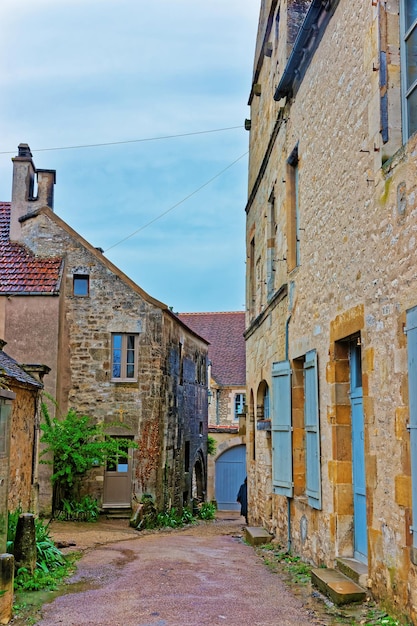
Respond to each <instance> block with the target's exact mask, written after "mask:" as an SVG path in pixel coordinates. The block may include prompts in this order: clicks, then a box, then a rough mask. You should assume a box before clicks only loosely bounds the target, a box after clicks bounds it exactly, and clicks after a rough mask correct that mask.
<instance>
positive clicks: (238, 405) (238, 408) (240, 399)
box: [234, 393, 246, 420]
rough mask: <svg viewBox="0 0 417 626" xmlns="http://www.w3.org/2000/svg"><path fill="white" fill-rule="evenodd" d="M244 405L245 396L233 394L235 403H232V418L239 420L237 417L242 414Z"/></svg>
mask: <svg viewBox="0 0 417 626" xmlns="http://www.w3.org/2000/svg"><path fill="white" fill-rule="evenodd" d="M245 403H246V394H244V393H236V394H235V403H234V418H235V420H238V419H239V416H240V415H242V414H243V412H244V409H245Z"/></svg>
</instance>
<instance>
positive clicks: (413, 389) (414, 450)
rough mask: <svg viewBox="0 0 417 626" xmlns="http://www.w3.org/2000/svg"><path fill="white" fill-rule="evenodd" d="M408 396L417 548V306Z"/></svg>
mask: <svg viewBox="0 0 417 626" xmlns="http://www.w3.org/2000/svg"><path fill="white" fill-rule="evenodd" d="M407 355H408V397H409V417H410V422H409V425H408V429H409V431H410V456H411V489H412V493H411V497H412V516H413V525H412V527H411V529H410V530H411V532H412V533H413V547H414V548H417V307H414V308H413V309H410V310H409V311H407Z"/></svg>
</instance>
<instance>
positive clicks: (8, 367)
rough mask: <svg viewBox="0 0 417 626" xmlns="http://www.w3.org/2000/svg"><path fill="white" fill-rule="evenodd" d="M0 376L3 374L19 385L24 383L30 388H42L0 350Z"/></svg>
mask: <svg viewBox="0 0 417 626" xmlns="http://www.w3.org/2000/svg"><path fill="white" fill-rule="evenodd" d="M0 374H4V375H5V376H7V377H8V378H12V379H13V380H17V381H19V382H20V383H26V384H27V385H32V387H39V388H41V387H43V385H42V384H41V383H40V382H39V381H37V380H36V379H35V378H33V376H31V375H30V374H28V373H27V372H25V370H24V369H23V368H22V367H20V365H19V364H18V363H17V362H16V361H15V360H14V359H12V357H10V356H8V355H7V354H6V353H5V352H3V350H0Z"/></svg>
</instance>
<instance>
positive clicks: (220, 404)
mask: <svg viewBox="0 0 417 626" xmlns="http://www.w3.org/2000/svg"><path fill="white" fill-rule="evenodd" d="M179 317H180V319H181V320H182V321H183V322H184V323H185V324H187V326H189V327H190V328H192V329H193V330H194V331H195V332H196V333H198V334H199V335H201V336H202V337H204V338H205V339H207V341H209V342H210V343H209V349H208V356H209V375H210V380H209V409H208V410H209V426H208V431H209V434H210V436H211V437H213V439H214V440H215V441H216V443H217V448H216V454H215V456H209V457H208V483H207V498H208V499H209V500H216V501H217V506H218V508H219V509H220V510H237V509H238V508H239V505H238V504H237V502H236V494H237V491H238V489H239V486H240V484H241V483H242V482H243V480H244V478H245V477H246V457H245V454H246V437H245V431H244V419H242V418H244V416H245V411H246V386H245V381H246V358H245V339H244V336H243V335H244V331H245V312H244V311H235V312H221V313H181V314H180V315H179Z"/></svg>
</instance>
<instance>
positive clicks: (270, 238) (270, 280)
mask: <svg viewBox="0 0 417 626" xmlns="http://www.w3.org/2000/svg"><path fill="white" fill-rule="evenodd" d="M267 228H268V232H267V248H266V285H267V298H268V299H270V298H271V297H272V296H273V294H274V285H275V229H276V216H275V197H274V192H272V193H271V195H270V196H269V200H268V226H267Z"/></svg>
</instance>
